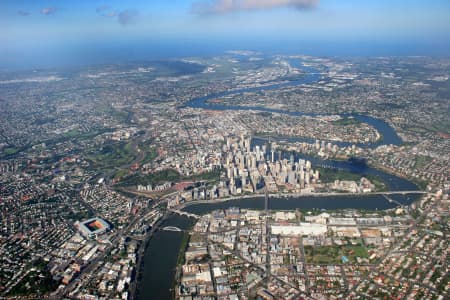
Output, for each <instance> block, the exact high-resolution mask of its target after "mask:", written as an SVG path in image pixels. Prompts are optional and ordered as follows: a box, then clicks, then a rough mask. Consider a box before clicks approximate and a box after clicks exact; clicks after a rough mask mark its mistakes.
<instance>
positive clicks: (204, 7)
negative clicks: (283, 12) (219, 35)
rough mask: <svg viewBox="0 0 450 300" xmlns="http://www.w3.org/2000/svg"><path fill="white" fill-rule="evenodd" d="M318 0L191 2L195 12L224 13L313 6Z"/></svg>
mask: <svg viewBox="0 0 450 300" xmlns="http://www.w3.org/2000/svg"><path fill="white" fill-rule="evenodd" d="M318 3H319V0H202V1H197V2H195V3H193V5H192V11H193V12H194V13H196V14H225V13H229V12H234V11H242V10H261V9H272V8H279V7H294V8H298V9H308V8H314V7H315V6H316V5H317V4H318Z"/></svg>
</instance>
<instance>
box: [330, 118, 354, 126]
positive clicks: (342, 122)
mask: <svg viewBox="0 0 450 300" xmlns="http://www.w3.org/2000/svg"><path fill="white" fill-rule="evenodd" d="M333 124H334V125H340V126H348V125H359V124H361V121H360V120H358V119H356V118H353V117H345V118H342V119H339V120H336V121H333Z"/></svg>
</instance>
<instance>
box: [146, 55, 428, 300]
mask: <svg viewBox="0 0 450 300" xmlns="http://www.w3.org/2000/svg"><path fill="white" fill-rule="evenodd" d="M297 63H298V64H301V62H300V61H296V62H292V60H291V64H294V65H295V64H297ZM299 67H300V68H301V69H303V70H304V71H306V74H305V76H304V77H302V78H301V79H299V80H295V81H290V82H287V83H281V84H274V85H271V86H266V87H257V88H246V89H241V90H234V91H227V92H222V93H217V94H212V95H208V96H205V97H199V98H195V99H192V100H191V101H189V102H188V103H186V105H187V106H189V107H193V108H206V109H214V110H258V111H266V112H276V113H283V114H289V115H294V116H302V115H308V116H317V115H319V114H307V113H303V112H290V111H283V110H276V109H270V108H264V107H248V106H232V105H223V104H214V105H212V104H209V103H207V101H208V100H210V99H215V98H220V97H224V96H228V95H232V94H241V93H244V92H257V91H263V90H273V89H279V88H283V87H289V86H298V85H302V84H311V83H314V82H316V81H318V80H320V78H321V76H320V74H319V73H318V72H317V71H316V70H314V69H312V68H307V67H305V66H303V65H301V66H299ZM320 115H324V114H320ZM341 116H343V117H345V116H350V114H344V115H341ZM351 116H353V117H355V118H357V119H358V120H360V121H362V122H366V123H368V124H370V125H372V126H373V127H375V128H376V129H377V130H378V131H379V132H380V133H381V134H382V136H383V139H382V140H380V141H377V142H376V143H372V144H359V145H358V146H361V147H371V148H374V147H378V146H380V145H384V144H393V145H400V144H401V143H402V140H401V139H400V137H399V136H398V135H397V133H396V132H395V130H394V129H393V128H392V127H391V126H390V125H388V124H387V123H386V122H384V121H382V120H379V119H376V118H373V117H370V116H365V115H359V114H351ZM333 143H334V144H338V145H339V146H346V145H347V144H348V143H336V142H333ZM282 155H283V156H285V155H290V154H287V153H284V154H282ZM299 158H304V159H308V160H310V161H311V163H312V165H313V167H314V166H323V167H330V168H338V169H342V170H346V171H349V172H353V173H356V174H360V175H361V176H364V175H367V174H370V175H375V176H377V177H379V178H380V179H382V180H383V181H384V182H385V183H386V185H387V187H388V189H389V190H391V191H402V190H408V191H413V190H417V186H416V185H415V184H413V183H412V182H409V181H408V180H406V179H403V178H400V177H397V176H394V175H391V174H387V173H385V172H382V171H380V170H376V169H374V168H371V167H368V166H366V165H362V164H358V163H355V162H351V161H337V160H322V159H320V158H316V157H311V156H305V155H301V154H295V159H296V160H297V159H299ZM390 197H391V198H392V199H394V200H396V201H397V202H399V203H401V204H404V205H409V204H411V203H412V202H413V201H415V200H417V199H418V197H419V196H418V195H392V196H390ZM230 206H237V207H240V208H248V209H264V199H263V198H261V197H259V198H258V197H255V198H254V199H238V200H231V201H227V202H221V203H214V204H196V205H191V206H188V207H186V208H185V210H186V211H189V212H192V213H196V214H205V213H208V212H210V211H213V210H216V209H224V208H227V207H230ZM269 206H270V208H271V209H274V210H294V209H297V208H298V209H328V210H333V209H346V208H353V209H367V210H376V209H379V210H382V209H389V208H394V207H395V206H396V204H395V203H392V202H389V201H388V200H387V199H386V198H384V197H383V196H381V195H366V196H363V195H355V196H333V197H329V196H328V197H327V196H304V197H297V198H289V197H287V198H286V197H279V198H270V200H269ZM193 224H194V220H193V219H189V218H187V217H182V216H178V215H172V216H171V217H169V218H168V219H167V220H166V221H165V222H164V224H163V225H162V226H161V227H164V226H176V227H179V228H181V229H190V228H191V227H192V226H193ZM182 237H183V233H182V232H171V231H161V230H160V231H157V232H156V233H155V235H154V236H153V237H152V239H151V240H150V242H149V244H148V246H147V249H146V251H145V256H144V271H143V274H142V280H141V282H140V284H139V296H138V299H143V300H144V299H171V296H172V291H171V288H173V282H174V277H175V270H176V263H177V257H178V253H179V248H180V245H181V241H182Z"/></svg>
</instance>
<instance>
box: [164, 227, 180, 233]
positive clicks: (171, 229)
mask: <svg viewBox="0 0 450 300" xmlns="http://www.w3.org/2000/svg"><path fill="white" fill-rule="evenodd" d="M162 230H164V231H175V232H181V231H183V230H181V229H180V228H178V227H175V226H166V227H164V228H163V229H162Z"/></svg>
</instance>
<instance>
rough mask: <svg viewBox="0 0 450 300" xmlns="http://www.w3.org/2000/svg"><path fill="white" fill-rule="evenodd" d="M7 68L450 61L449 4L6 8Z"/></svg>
mask: <svg viewBox="0 0 450 300" xmlns="http://www.w3.org/2000/svg"><path fill="white" fill-rule="evenodd" d="M0 7H1V10H0V45H2V46H1V47H0V68H1V69H16V68H20V69H26V68H35V67H41V68H45V67H55V66H77V65H86V64H95V63H114V62H123V61H130V60H148V59H159V58H167V57H179V56H194V55H213V54H217V53H221V52H223V51H225V50H230V49H249V50H260V51H267V52H276V53H297V54H298V53H305V54H311V55H318V56H321V55H333V56H340V55H343V56H372V55H375V56H384V55H429V56H445V57H447V56H449V55H450V50H449V49H450V18H449V16H450V2H449V1H446V0H436V1H418V0H413V1H406V0H401V1H395V3H393V1H387V0H381V1H356V0H348V1H337V0H321V1H319V0H259V1H256V0H195V1H190V0H186V1H181V0H172V1H163V0H156V1H141V0H137V1H126V2H124V1H98V0H94V1H88V2H80V1H71V0H64V1H47V0H44V1H30V0H20V1H3V2H2V3H1V4H0Z"/></svg>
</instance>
